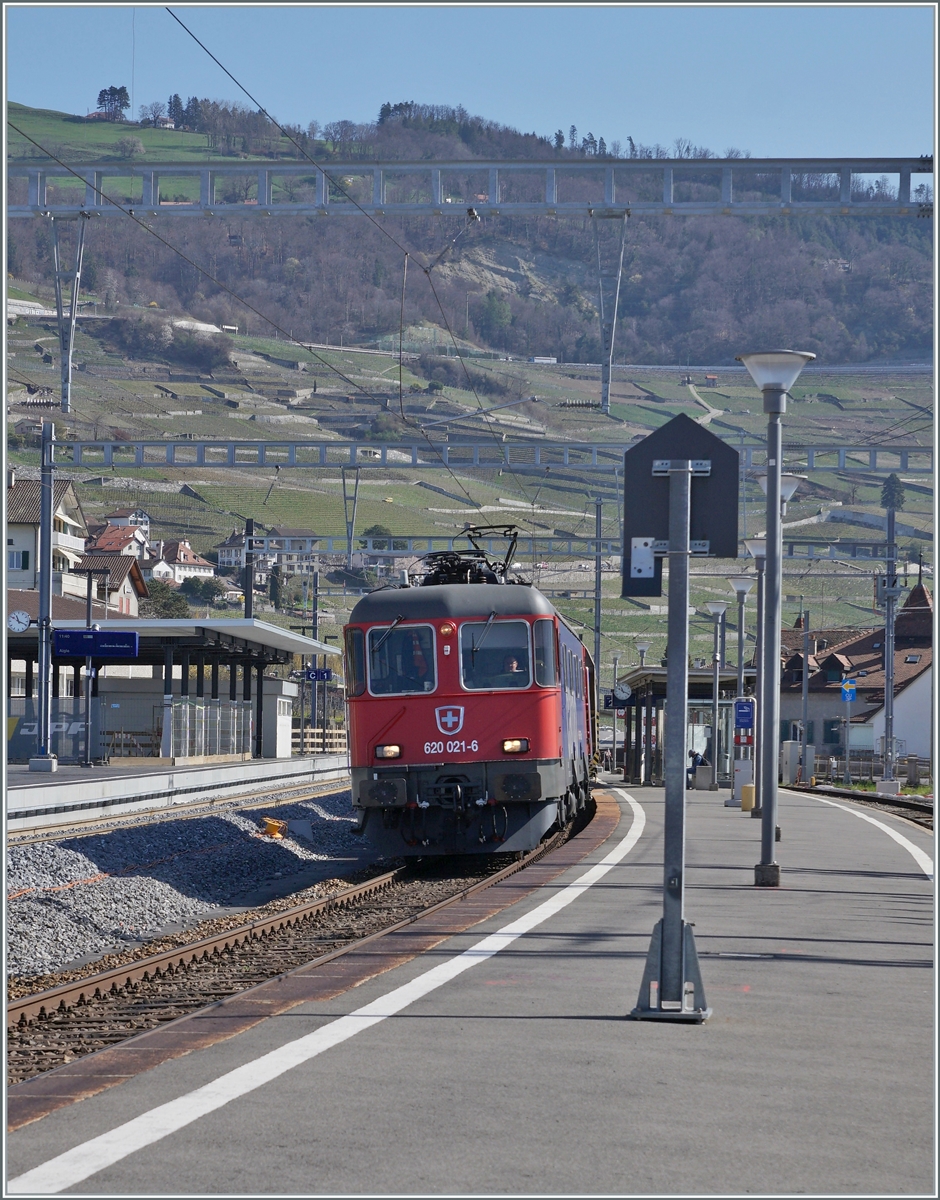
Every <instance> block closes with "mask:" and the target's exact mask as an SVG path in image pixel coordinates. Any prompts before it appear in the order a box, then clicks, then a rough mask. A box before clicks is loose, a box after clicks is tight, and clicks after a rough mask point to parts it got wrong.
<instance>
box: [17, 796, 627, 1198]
mask: <svg viewBox="0 0 940 1200" xmlns="http://www.w3.org/2000/svg"><path fill="white" fill-rule="evenodd" d="M613 790H614V791H616V792H619V794H620V795H621V796H623V798H624V799H625V800H626V801H627V803H628V804H629V805H630V807H631V808H632V809H633V823H632V825H631V826H630V832H629V833H628V834H627V835H626V837H624V838H622V839H621V840H620V841H619V842H618V843H617V845H616V846H615V847H614V848H613V850H611V852H610V853H609V854H608V855H606V857H604V858H602V859H601V861H600V862H599V863H597V864H596V865H595V866H593V867H590V868H589V869H588V870H587V871H585V872H584V874H583V875H581V876H580V877H579V878H578V879H576V880H574V881H573V882H572V883H569V884H568V886H567V887H565V888H562V889H561V891H559V892H556V893H555V895H553V896H551V897H549V899H548V900H543V901H542V903H541V904H539V905H537V906H536V907H535V908H534V909H532V911H531V912H529V913H526V914H525V916H524V917H519V918H518V919H517V920H515V921H511V922H510V923H509V924H508V925H504V926H503V928H502V929H499V930H497V932H496V933H491V934H490V935H489V936H488V937H485V938H483V939H482V941H479V942H477V943H476V945H475V946H471V947H470V948H469V949H468V950H464V952H463V953H462V954H458V955H457V956H456V957H455V958H451V959H449V960H448V961H447V962H443V963H440V964H439V965H438V966H436V967H432V968H431V970H429V971H425V972H424V974H423V975H419V976H418V977H417V979H412V980H411V982H410V983H405V984H403V985H402V986H401V987H397V988H395V989H394V990H393V991H391V992H389V993H388V995H387V996H382V997H380V998H379V999H378V1000H373V1001H372V1002H371V1003H370V1004H366V1005H363V1007H362V1008H358V1009H356V1011H355V1012H352V1013H350V1014H349V1015H348V1016H345V1017H339V1018H338V1019H337V1020H336V1021H332V1022H331V1023H330V1024H329V1025H324V1026H322V1027H321V1028H320V1029H317V1030H314V1032H313V1033H309V1034H307V1035H306V1036H305V1037H302V1038H298V1039H297V1040H296V1041H293V1042H288V1043H287V1045H286V1046H281V1047H280V1048H279V1049H277V1050H272V1051H270V1053H268V1054H264V1055H262V1056H261V1058H257V1059H255V1060H254V1061H253V1062H249V1063H245V1065H244V1066H241V1067H236V1069H235V1070H234V1071H229V1072H228V1073H227V1074H226V1075H222V1076H220V1078H218V1079H215V1080H213V1081H212V1082H211V1083H207V1084H206V1085H205V1086H204V1087H201V1088H197V1089H196V1090H195V1091H193V1092H189V1093H187V1094H186V1095H185V1096H180V1097H179V1098H178V1099H176V1100H170V1101H169V1102H168V1103H166V1104H161V1105H160V1106H159V1107H157V1108H153V1109H151V1110H150V1111H149V1112H145V1113H143V1114H141V1116H139V1117H135V1118H134V1120H132V1121H128V1122H127V1123H126V1124H124V1125H119V1126H118V1127H117V1129H112V1130H111V1131H110V1133H103V1134H101V1135H100V1137H96V1138H92V1139H91V1140H90V1141H87V1142H83V1143H82V1144H81V1145H79V1146H76V1147H74V1149H72V1150H66V1151H65V1153H64V1154H59V1155H57V1156H56V1157H55V1158H51V1159H49V1161H48V1162H45V1163H42V1164H41V1165H40V1166H38V1167H34V1168H33V1169H32V1170H31V1171H26V1172H25V1173H24V1174H23V1175H19V1176H17V1177H16V1179H11V1180H10V1181H9V1183H8V1184H7V1193H6V1194H8V1195H22V1194H24V1193H25V1194H29V1193H34V1194H39V1195H52V1194H55V1193H57V1192H61V1191H64V1190H65V1188H69V1187H75V1185H76V1184H79V1183H81V1182H82V1181H83V1180H85V1179H87V1178H88V1177H89V1176H90V1175H94V1174H95V1173H96V1172H97V1171H103V1170H104V1169H105V1168H106V1167H110V1166H113V1164H114V1163H116V1162H120V1160H121V1159H122V1158H127V1156H128V1155H129V1154H133V1153H134V1151H135V1150H141V1149H143V1147H144V1146H151V1145H153V1143H154V1142H158V1141H160V1139H161V1138H165V1137H167V1136H168V1135H169V1134H171V1133H175V1132H176V1131H177V1130H178V1129H182V1128H183V1127H184V1126H186V1125H189V1124H191V1123H192V1122H193V1121H197V1120H198V1119H199V1118H200V1117H204V1116H205V1115H206V1114H207V1113H210V1112H213V1111H214V1110H215V1109H217V1108H222V1107H223V1106H224V1105H226V1104H228V1103H229V1102H230V1101H232V1100H237V1099H238V1098H239V1097H241V1096H245V1095H247V1094H248V1093H249V1092H253V1091H255V1089H256V1088H259V1087H261V1086H262V1085H263V1084H265V1083H270V1082H271V1080H272V1079H277V1077H278V1076H279V1075H283V1074H284V1073H285V1071H290V1070H291V1069H292V1068H293V1067H297V1066H300V1064H301V1063H305V1062H307V1061H308V1060H309V1059H311V1058H316V1056H317V1055H318V1054H322V1053H323V1052H324V1051H325V1050H329V1049H331V1048H332V1047H333V1046H338V1045H339V1044H340V1043H341V1042H345V1041H347V1040H348V1039H349V1038H351V1037H355V1035H356V1034H357V1033H362V1032H363V1030H365V1029H369V1028H371V1026H373V1025H377V1024H378V1023H379V1022H380V1021H384V1020H385V1019H386V1018H387V1017H392V1016H394V1015H395V1014H396V1013H399V1012H401V1011H402V1009H404V1008H407V1007H408V1006H409V1005H410V1004H414V1003H415V1001H416V1000H420V999H421V998H422V997H423V996H426V995H428V993H429V992H433V991H434V990H435V989H436V988H439V987H441V986H442V985H443V984H445V983H449V982H450V980H452V979H455V978H456V977H457V976H458V975H460V974H462V973H463V972H464V971H466V970H468V969H469V968H470V967H473V966H476V964H477V963H480V962H484V961H485V960H486V959H488V958H492V956H493V955H494V954H498V953H499V952H500V950H505V949H506V947H507V946H509V945H510V944H511V943H512V942H514V941H515V940H516V938H518V937H521V936H522V935H523V934H525V933H528V932H529V931H530V930H532V929H535V928H536V927H537V926H539V925H541V924H542V922H543V921H547V920H548V919H549V917H553V916H554V915H555V913H557V912H560V911H561V909H563V908H566V907H567V906H568V905H569V904H570V903H571V902H572V901H573V900H577V898H578V897H579V896H581V895H583V894H584V893H585V892H586V891H587V890H588V888H590V887H592V886H593V885H594V884H595V883H597V881H598V880H599V879H602V878H603V877H604V876H605V875H606V874H607V872H608V871H609V870H610V869H611V868H612V867H615V866H616V865H617V863H619V862H620V861H621V860H622V859H624V858H625V857H626V856H627V854H629V853H630V851H631V850H632V849H633V847H634V846H635V845H636V844H637V842H638V841H639V840H640V836H641V834H642V833H643V829H644V827H645V825H646V813H645V812H644V811H643V809H642V808H641V807H640V805H639V804H637V802H636V801H635V800H634V799H633V797H632V796H629V795H628V794H627V793H626V792H625V791H623V790H622V789H621V788H614V789H613Z"/></svg>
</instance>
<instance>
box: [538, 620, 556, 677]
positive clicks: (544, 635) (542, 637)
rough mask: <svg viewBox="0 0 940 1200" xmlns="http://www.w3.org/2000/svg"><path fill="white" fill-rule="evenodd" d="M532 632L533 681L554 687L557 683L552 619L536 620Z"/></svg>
mask: <svg viewBox="0 0 940 1200" xmlns="http://www.w3.org/2000/svg"><path fill="white" fill-rule="evenodd" d="M532 633H533V636H534V638H535V682H536V683H539V684H541V685H542V687H555V686H556V685H557V683H558V669H557V666H556V663H555V624H554V622H553V621H545V620H543V621H536V622H535V624H534V625H533V626H532Z"/></svg>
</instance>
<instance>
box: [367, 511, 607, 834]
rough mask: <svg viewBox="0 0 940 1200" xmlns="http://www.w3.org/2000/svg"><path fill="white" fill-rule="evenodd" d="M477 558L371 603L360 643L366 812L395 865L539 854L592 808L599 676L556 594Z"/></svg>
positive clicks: (432, 562) (433, 570) (432, 565)
mask: <svg viewBox="0 0 940 1200" xmlns="http://www.w3.org/2000/svg"><path fill="white" fill-rule="evenodd" d="M484 532H488V531H485V530H474V531H471V535H470V536H471V543H472V545H473V549H472V550H469V551H468V552H466V553H463V554H458V553H441V554H431V555H428V556H427V559H426V560H425V561H426V567H427V569H426V573H425V575H424V577H423V578H422V579H421V580H420V582H416V583H413V584H409V585H406V586H398V587H387V588H381V589H379V590H378V591H375V592H371V593H370V594H369V595H367V596H364V597H363V598H362V599H361V600H360V601H359V603H358V604H357V605H356V606H355V608H354V609H353V611H352V613H351V614H350V618H349V624H348V625H347V626H346V627H345V630H344V632H345V648H346V685H347V693H348V699H349V730H350V757H351V766H352V796H353V805H354V807H355V809H356V810H357V811H358V813H359V817H360V828H361V829H362V831H363V832H364V833H365V834H366V836H367V837H368V838H369V840H370V841H371V842H372V843H373V844H374V845H376V846H378V847H379V848H380V849H381V850H382V851H383V852H385V853H387V854H390V855H409V854H411V855H418V854H420V855H427V854H480V853H506V852H509V851H519V850H529V849H532V848H534V847H535V846H537V845H538V843H539V841H540V840H541V839H542V837H543V836H544V835H545V833H546V832H547V831H548V830H549V829H550V828H551V826H552V825H553V824H555V823H556V822H557V823H558V824H559V825H565V824H566V823H567V822H568V821H569V820H571V818H572V817H573V816H574V814H575V813H576V812H578V811H580V810H581V809H582V808H583V807H584V806H585V804H586V802H587V799H588V796H589V786H590V776H591V765H592V760H593V755H594V749H595V745H596V719H597V714H596V698H595V683H594V664H593V662H592V660H591V656H590V655H589V654H588V652H587V650H586V649H585V647H584V646H583V644H582V643H581V641H580V639H579V638H578V637H577V636H576V634H575V633H574V632H573V631H572V630H571V628H570V627H569V626H568V625H567V623H566V622H565V620H564V618H563V617H562V616H560V615H559V614H558V613H557V612H556V611H555V609H554V608H553V607H552V605H551V604H550V603H549V601H548V600H547V599H546V597H545V596H543V595H542V593H541V592H540V591H538V590H537V589H536V588H534V587H532V586H531V585H529V584H528V583H525V582H523V581H521V580H518V579H513V578H512V577H510V575H509V567H510V563H511V561H512V550H513V549H514V548H515V536H514V531H508V530H503V531H501V532H502V533H503V534H506V535H511V536H512V543H511V547H510V553H509V554H507V556H506V559H505V560H504V561H503V562H498V563H494V562H492V561H491V560H490V559H488V558H487V556H486V554H485V553H484V552H483V551H482V550H481V549H480V548H479V546H478V545H477V541H476V539H477V537H478V536H479V535H480V534H481V533H484Z"/></svg>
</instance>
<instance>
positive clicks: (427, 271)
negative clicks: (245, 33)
mask: <svg viewBox="0 0 940 1200" xmlns="http://www.w3.org/2000/svg"><path fill="white" fill-rule="evenodd" d="M165 7H166V11H167V12H168V13H169V15H170V16H171V17H172V18H173V20H174V21H176V23H177V24H178V25H179V26H180V28H181V29H182V30H184V32H186V33H187V34H189V36H190V37H191V38H192V39H193V41H194V42H195V43H196V45H197V46H199V47H200V49H202V50H204V51H205V53H206V54H208V56H209V57H210V58H211V59H212V61H213V62H214V63H215V64H216V66H217V67H218V68H219V69H220V70H221V71H223V72H224V73H225V74H226V75H227V76H228V77H229V79H231V81H232V83H234V84H235V86H236V87H237V88H238V89H239V90H240V91H242V92H244V93H245V95H246V96H247V97H248V99H249V100H250V101H251V102H252V104H254V105H255V106H256V107H257V109H258V111H259V112H260V113H261V114H262V115H263V116H264V117H266V118H267V119H268V120H269V121H270V122H271V124H272V125H273V126H274V127H275V129H277V130H278V132H279V133H280V134H281V136H282V137H284V138H286V139H287V140H288V141H289V142H290V143H291V145H292V146H294V147H295V149H296V150H297V151H298V153H299V154H301V155H302V156H303V157H304V158H305V159H306V160H307V161H308V162H309V163H310V164H311V165H312V166H313V167H315V168H316V169H317V170H318V171H319V172H320V173H321V175H322V176H323V178H324V180H325V181H326V184H327V186H330V187H333V188H334V189H335V190H336V191H338V192H339V193H340V194H341V195H343V196H345V197H346V199H347V201H349V203H351V204H352V205H353V206H354V207H355V208H356V209H357V210H358V211H359V213H360V214H361V215H362V216H364V217H365V218H366V219H367V220H368V221H370V222H371V224H372V225H374V226H375V228H376V229H378V230H379V231H380V232H381V233H383V234H384V235H385V236H386V237H387V238H388V239H389V240H390V241H391V242H392V243H393V244H394V245H395V246H397V247H398V249H399V250H400V251H401V252H402V254H404V255H405V256H406V259H407V257H408V256H409V255H411V254H412V253H413V252H411V251H409V250H408V249H407V248H406V247H405V246H404V245H403V244H402V243H401V242H400V241H399V240H398V239H397V238H396V237H395V236H394V235H393V234H392V233H391V231H390V230H389V229H388V227H387V226H385V225H383V224H382V223H381V222H380V221H377V220H376V219H375V217H373V216H372V214H371V213H370V212H368V210H367V209H365V208H364V207H363V206H362V205H361V204H360V203H359V201H358V200H356V199H355V197H354V196H353V195H351V193H350V192H348V191H347V190H346V188H344V187H343V186H342V183H341V182H339V181H338V180H336V179H335V178H334V177H333V176H332V175H330V174H329V172H328V171H327V170H326V169H325V168H324V167H323V165H322V164H321V163H319V162H317V160H316V159H315V158H314V157H313V155H312V154H310V153H309V151H308V150H307V148H306V147H305V146H303V145H302V144H301V143H300V142H299V141H298V140H297V139H296V138H295V137H294V136H293V134H292V133H291V132H290V130H288V129H285V128H284V126H283V125H281V123H280V122H279V121H278V120H276V119H275V118H274V117H273V116H272V115H271V113H270V112H269V111H268V110H267V109H266V108H265V107H264V105H263V104H262V103H261V102H260V101H259V100H258V98H257V97H256V96H254V95H253V94H252V93H251V92H250V91H249V90H248V88H246V87H245V85H244V84H243V83H242V82H241V80H239V79H237V78H236V77H235V75H233V74H232V72H231V71H230V70H229V69H228V67H226V66H225V65H224V64H223V63H222V62H220V60H219V59H218V58H217V57H216V56H215V55H214V54H213V53H212V51H211V50H210V49H209V47H208V46H206V44H205V43H204V42H203V41H201V40H200V39H199V38H198V37H197V36H196V34H195V33H193V31H192V30H191V29H190V28H189V27H188V26H187V25H186V24H185V22H184V21H182V20H180V18H179V17H178V16H177V15H176V13H175V12H173V10H172V9H171V8H170V7H169V6H168V5H167V6H165ZM477 220H479V218H478V217H477V215H476V213H475V212H474V210H473V209H472V208H471V209H469V210H468V221H467V225H465V226H464V229H462V230H460V232H459V233H458V234H457V236H456V237H455V238H453V239H452V241H451V242H450V243H449V245H447V246H445V247H444V249H443V250H441V252H440V253H439V254H438V255H437V257H436V258H435V259H434V260H433V261H432V262H431V263H430V264H429V265H424V266H422V267H421V269H422V271H423V272H424V275H425V278H426V279H427V281H428V283H429V284H430V287H431V291H432V293H433V295H434V299H435V301H436V302H437V306H438V308H439V309H440V312H441V316H442V318H443V320H444V325H445V328H446V330H447V332H448V334H449V336H450V338H451V341H452V343H453V345H454V349H455V350H456V351H457V357H458V359H459V360H460V362H461V365H462V366H463V369H464V374H465V375H466V377H467V382H468V383H469V384H470V391H471V393H472V395H473V397H474V399H475V400H476V402H477V407H478V408H479V409H480V411H481V413H482V414H483V415H484V419H486V415H485V414H486V410H485V408H484V406H483V402H482V400H481V399H480V397H479V395H478V394H477V390H476V388H475V387H474V385H473V380H472V379H471V377H470V372H469V371H468V370H467V366H466V363H465V362H464V360H463V356H462V355H461V354H460V352H459V347H458V346H457V340H456V338H455V337H454V334H453V331H452V330H451V328H450V322H449V321H448V319H447V314H446V312H445V311H444V306H443V304H442V303H441V300H440V297H439V296H438V294H437V289H436V288H435V287H434V283H433V281H432V279H431V271H432V270H433V269H434V267H436V266H437V265H438V263H439V262H440V261H441V259H442V258H443V256H444V255H445V254H446V253H447V251H448V250H449V249H450V248H451V247H452V246H453V245H454V244H455V243H456V241H457V238H459V237H460V236H461V234H462V233H464V232H465V230H466V229H467V228H469V226H470V225H471V224H472V223H474V222H475V221H477ZM406 269H407V267H406ZM400 353H401V345H400V339H399V354H400ZM402 415H403V416H404V412H402ZM487 424H488V426H489V422H487ZM490 433H491V434H492V435H493V437H494V439H495V440H497V441H498V440H499V437H498V434H496V433H495V431H494V430H492V429H490ZM429 440H430V439H429ZM507 465H508V466H509V470H510V473H511V474H512V476H513V478H514V479H515V481H516V486H517V487H518V488H519V491H520V494H521V495H523V496H524V495H525V494H526V492H525V487H524V486H523V484H522V481H521V479H520V478H519V476H518V475H517V474H516V472H515V471H513V470H512V466H511V464H509V463H508V460H507ZM464 490H465V489H464ZM467 495H468V498H469V494H468V493H467Z"/></svg>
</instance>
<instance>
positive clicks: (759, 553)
mask: <svg viewBox="0 0 940 1200" xmlns="http://www.w3.org/2000/svg"><path fill="white" fill-rule="evenodd" d="M744 546H745V548H746V550H747V552H748V554H750V556H751V558H753V559H754V566H755V567H756V568H757V621H756V623H755V631H754V673H755V678H754V696H755V698H756V700H757V714H756V716H755V718H754V750H753V753H752V755H751V757H752V759H753V761H754V807H753V808H752V809H751V816H752V817H754V816H757V817H760V816H761V814H762V811H763V810H762V809H761V781H760V764H761V745H762V743H761V735H762V733H763V729H764V693H763V683H764V667H763V659H762V654H763V649H764V566H765V563H766V562H767V543H766V542H765V541H764V539H763V538H747V539H746V540H745V542H744Z"/></svg>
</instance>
